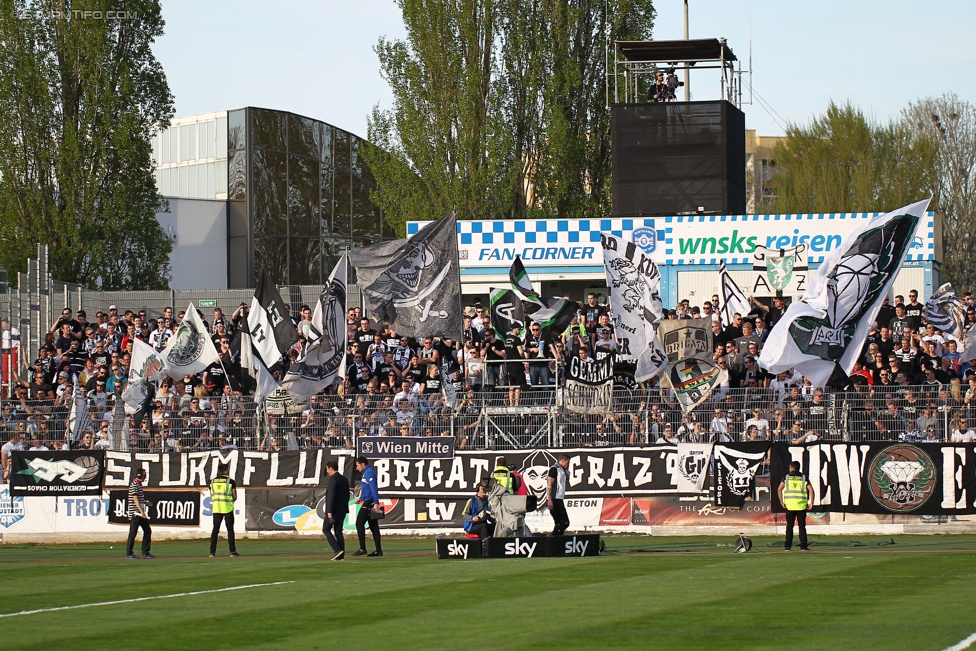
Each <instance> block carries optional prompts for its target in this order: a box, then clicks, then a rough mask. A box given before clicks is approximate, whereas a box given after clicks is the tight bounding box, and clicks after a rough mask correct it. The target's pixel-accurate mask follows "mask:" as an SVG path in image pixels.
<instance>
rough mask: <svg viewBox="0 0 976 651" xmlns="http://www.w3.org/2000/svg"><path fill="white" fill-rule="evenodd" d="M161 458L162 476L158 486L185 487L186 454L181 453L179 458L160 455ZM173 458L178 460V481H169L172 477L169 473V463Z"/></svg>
mask: <svg viewBox="0 0 976 651" xmlns="http://www.w3.org/2000/svg"><path fill="white" fill-rule="evenodd" d="M162 457H163V458H162V463H163V476H162V478H161V479H160V480H159V485H160V486H186V479H187V468H186V454H185V453H182V454H180V456H179V457H174V455H172V454H164V455H162ZM173 458H176V459H178V460H179V462H180V478H179V479H170V477H171V476H172V475H171V473H170V461H171V460H172V459H173Z"/></svg>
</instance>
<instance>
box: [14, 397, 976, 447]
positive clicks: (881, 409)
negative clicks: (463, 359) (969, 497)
mask: <svg viewBox="0 0 976 651" xmlns="http://www.w3.org/2000/svg"><path fill="white" fill-rule="evenodd" d="M510 389H511V385H497V386H495V387H494V388H493V389H490V390H484V389H483V390H481V391H471V390H466V389H465V390H462V391H461V392H459V393H458V394H457V395H456V396H454V398H453V404H452V401H451V400H449V399H448V397H447V396H445V395H444V394H443V393H441V392H436V393H430V394H426V395H425V394H411V395H402V394H379V393H363V394H350V395H321V396H315V397H313V398H311V399H307V400H305V401H301V402H296V404H295V405H293V406H291V407H289V406H285V408H282V405H281V404H280V403H279V404H278V405H277V408H276V409H274V410H273V411H275V412H276V413H269V411H271V410H265V409H263V408H262V406H261V405H259V404H257V403H255V401H254V399H253V398H252V397H250V396H237V395H225V396H213V397H207V396H202V397H201V396H188V395H186V396H174V395H165V394H162V395H157V399H156V403H155V405H154V407H155V408H154V410H153V413H152V419H151V421H150V419H149V418H148V417H147V418H143V419H141V422H137V419H136V415H135V414H132V413H126V412H127V409H126V407H125V405H124V404H123V403H122V401H121V400H120V399H117V397H116V396H115V395H114V394H107V393H103V392H90V393H89V394H88V396H87V398H86V399H85V400H84V401H83V402H81V403H79V404H74V403H73V402H72V401H71V400H70V399H64V397H55V398H53V399H47V400H30V399H28V398H27V396H28V395H30V393H29V392H28V390H26V389H20V390H18V392H17V393H18V397H16V398H14V399H12V400H3V401H2V415H0V440H2V441H3V442H6V441H8V440H10V438H11V435H12V434H15V433H16V436H15V438H17V439H19V440H20V442H21V444H22V445H23V446H24V449H29V448H30V447H38V448H41V447H46V448H48V449H62V448H63V447H65V446H71V447H74V448H80V447H89V448H93V449H112V450H128V451H139V452H161V451H196V450H209V449H216V448H221V447H231V446H234V447H238V448H241V449H249V450H289V449H291V450H295V449H307V448H313V447H329V448H349V447H353V446H354V445H355V442H356V439H357V438H358V437H362V436H367V437H368V436H454V437H455V438H456V440H457V444H458V447H459V448H462V449H465V448H478V449H484V448H487V449H499V450H504V449H520V448H550V447H569V446H594V447H600V446H620V445H654V444H657V443H662V442H664V443H678V442H727V441H747V440H780V441H791V442H792V441H795V442H803V441H812V440H815V439H819V440H825V441H905V440H908V441H933V442H937V441H949V440H952V437H953V435H954V434H955V436H956V437H957V439H960V438H961V439H963V440H970V439H971V438H976V433H974V432H973V431H972V430H971V429H970V426H969V424H970V423H973V421H974V418H976V401H974V400H972V398H973V395H972V394H970V393H968V392H963V391H962V390H961V388H960V387H957V386H947V387H945V388H942V389H940V388H938V387H928V386H924V385H922V386H909V387H901V388H892V387H875V388H870V387H868V388H864V389H863V390H860V391H856V392H832V391H830V390H827V389H815V388H812V387H797V388H795V389H789V388H788V389H785V390H784V391H782V392H779V393H777V391H775V390H770V389H754V388H753V389H749V390H742V389H725V390H724V391H718V392H716V393H715V394H713V395H712V396H710V397H709V398H708V399H707V400H705V402H703V403H702V404H701V405H699V406H698V407H696V408H695V409H694V410H692V411H691V412H690V413H689V414H683V413H682V411H681V409H680V407H679V406H678V404H677V402H676V401H674V400H673V399H671V396H670V390H667V389H660V388H652V389H649V390H646V389H644V388H643V387H641V386H640V385H633V384H630V383H620V384H618V386H617V387H616V388H615V390H614V391H613V394H612V398H611V403H610V405H609V408H608V409H607V410H606V411H605V412H603V413H587V414H580V413H574V412H572V411H569V410H568V409H566V408H565V406H564V405H563V403H562V394H563V389H562V388H561V387H560V386H558V385H557V384H556V383H555V382H553V383H552V384H545V385H543V384H530V383H526V384H525V385H523V386H521V387H520V391H519V392H518V394H517V395H516V394H513V393H512V392H511V391H510ZM55 394H56V390H55ZM129 411H130V412H131V409H129Z"/></svg>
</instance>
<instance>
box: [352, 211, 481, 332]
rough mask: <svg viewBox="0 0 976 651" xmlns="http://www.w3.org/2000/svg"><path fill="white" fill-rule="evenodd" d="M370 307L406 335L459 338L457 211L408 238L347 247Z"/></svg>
mask: <svg viewBox="0 0 976 651" xmlns="http://www.w3.org/2000/svg"><path fill="white" fill-rule="evenodd" d="M349 262H350V263H351V264H352V266H353V267H355V268H356V275H357V278H358V281H359V286H360V287H361V288H362V292H363V297H364V298H365V300H366V304H367V305H368V306H369V310H370V312H372V314H373V315H374V316H377V317H379V318H380V319H382V320H383V321H386V322H387V323H389V324H390V328H391V329H392V330H395V331H396V332H397V333H398V334H400V335H402V336H406V337H414V338H416V339H423V338H424V337H435V336H448V337H452V338H454V339H455V340H460V338H461V317H462V314H461V276H460V272H459V267H458V243H457V217H456V215H455V214H454V212H451V214H449V215H447V216H446V217H444V218H442V219H438V220H437V221H435V222H431V223H430V224H428V225H426V226H424V227H423V228H422V229H420V231H419V232H418V233H417V234H416V235H414V236H413V237H411V238H410V239H406V240H395V241H391V242H383V243H381V244H375V245H373V246H370V247H366V248H364V249H353V250H352V251H350V252H349Z"/></svg>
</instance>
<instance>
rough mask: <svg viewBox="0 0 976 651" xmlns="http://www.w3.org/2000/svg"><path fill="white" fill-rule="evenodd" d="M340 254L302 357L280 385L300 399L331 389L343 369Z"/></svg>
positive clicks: (317, 306)
mask: <svg viewBox="0 0 976 651" xmlns="http://www.w3.org/2000/svg"><path fill="white" fill-rule="evenodd" d="M347 265H348V258H347V257H346V256H345V255H343V256H342V258H340V259H339V262H338V263H337V264H336V266H335V269H333V270H332V275H331V276H329V284H328V286H327V287H326V288H325V290H323V292H322V293H321V294H320V295H319V300H318V303H316V304H315V313H314V314H313V315H312V328H311V331H310V333H309V337H308V345H307V346H306V348H305V355H304V357H302V358H301V359H299V360H297V361H295V362H292V364H291V366H290V367H289V368H288V371H287V373H286V374H285V377H284V378H283V379H282V380H281V386H282V387H284V388H286V389H288V390H289V391H290V392H291V393H294V394H296V395H300V396H314V395H315V394H317V393H318V392H319V391H322V390H323V389H326V388H328V387H330V386H332V383H333V382H334V381H335V379H336V378H337V377H341V376H342V375H344V371H345V367H346V337H347V336H348V330H347V329H346V270H347Z"/></svg>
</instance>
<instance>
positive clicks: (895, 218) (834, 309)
mask: <svg viewBox="0 0 976 651" xmlns="http://www.w3.org/2000/svg"><path fill="white" fill-rule="evenodd" d="M928 204H929V200H928V199H926V200H925V201H919V202H918V203H914V204H912V205H910V206H905V207H904V208H899V209H898V210H894V211H892V212H889V213H886V214H884V215H879V216H877V217H874V218H873V219H869V220H865V223H864V224H862V225H861V226H860V227H859V228H858V229H857V230H855V231H854V232H853V233H851V234H850V235H849V236H848V237H847V239H845V240H844V241H843V242H842V243H841V245H840V246H839V247H838V248H837V249H835V250H834V251H832V252H831V253H829V254H828V255H827V257H826V258H824V261H823V262H822V263H821V264H820V266H819V267H818V268H817V272H816V273H815V274H813V275H812V276H811V278H810V284H809V287H808V289H807V291H806V293H805V294H804V295H803V299H802V300H800V301H794V302H793V303H792V304H790V307H789V308H788V309H787V310H786V314H784V315H783V318H782V319H780V320H779V321H777V322H776V325H775V326H774V327H773V329H772V331H770V333H769V338H768V339H767V340H766V345H765V346H763V349H762V353H761V354H760V356H759V365H760V366H761V367H762V368H764V369H766V370H767V371H769V372H770V373H773V374H776V373H782V372H784V371H788V370H789V369H791V368H795V369H796V370H797V371H798V372H799V373H801V374H802V375H803V376H804V377H805V378H807V379H809V380H810V382H811V384H813V386H825V385H826V384H828V381H829V380H830V378H831V376H832V375H833V374H834V373H835V371H840V372H843V373H844V374H849V373H850V372H851V370H852V369H853V368H854V363H855V362H856V361H857V359H858V358H859V357H860V354H861V347H862V345H863V343H864V341H865V339H866V338H867V334H868V331H869V330H870V329H871V327H872V325H873V324H874V321H875V320H876V319H877V318H878V311H879V310H880V309H881V304H882V303H883V302H884V300H885V297H886V296H887V295H888V292H889V291H890V290H891V286H892V285H893V284H894V282H895V278H896V277H897V276H898V271H899V270H900V269H901V266H902V264H903V263H904V261H905V254H906V253H907V251H908V247H909V246H911V243H912V239H913V238H914V236H915V229H916V227H917V226H918V223H919V221H920V220H921V219H922V216H923V215H924V214H925V209H926V208H927V207H928Z"/></svg>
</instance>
